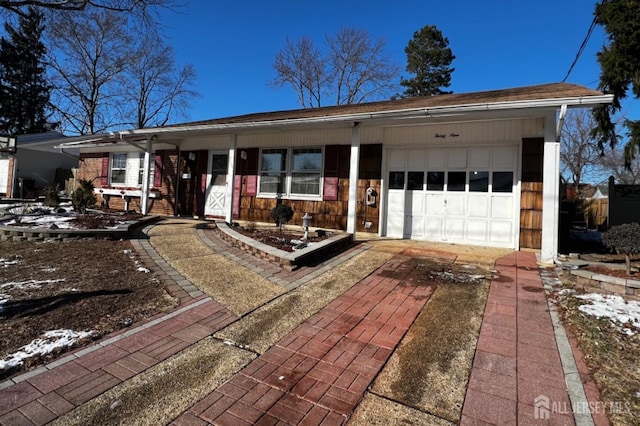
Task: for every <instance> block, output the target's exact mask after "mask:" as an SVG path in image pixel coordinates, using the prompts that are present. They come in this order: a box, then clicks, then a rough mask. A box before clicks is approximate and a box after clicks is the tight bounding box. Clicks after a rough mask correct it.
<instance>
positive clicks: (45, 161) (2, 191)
mask: <svg viewBox="0 0 640 426" xmlns="http://www.w3.org/2000/svg"><path fill="white" fill-rule="evenodd" d="M62 137H63V136H62V134H60V133H58V132H49V133H37V134H29V135H18V136H17V137H16V150H15V152H13V153H10V152H1V153H0V196H4V197H7V198H21V197H27V196H31V197H32V196H34V195H35V191H36V190H38V189H42V188H44V187H47V186H54V185H55V184H56V183H60V182H56V177H57V176H58V177H59V176H60V171H61V170H69V171H70V170H71V169H72V168H74V167H77V166H78V150H77V149H75V150H72V151H74V152H75V156H74V155H73V154H68V153H67V154H64V153H61V152H60V150H59V149H56V148H54V145H55V144H59V143H60V141H61V139H60V138H62ZM52 141H55V142H52ZM62 183H63V182H62ZM61 189H64V186H62V188H61Z"/></svg>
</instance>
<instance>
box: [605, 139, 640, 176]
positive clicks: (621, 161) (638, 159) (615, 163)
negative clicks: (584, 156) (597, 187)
mask: <svg viewBox="0 0 640 426" xmlns="http://www.w3.org/2000/svg"><path fill="white" fill-rule="evenodd" d="M626 149H629V148H628V146H627V145H625V146H620V145H616V147H615V148H613V149H611V151H607V152H605V154H604V155H602V156H601V157H600V159H599V160H598V164H597V168H598V171H600V173H601V175H602V176H607V177H608V176H613V177H614V178H615V180H616V183H619V184H624V185H637V184H640V156H638V155H634V156H633V158H631V156H627V154H625V150H626ZM627 158H630V162H629V163H628V166H629V167H626V166H625V159H627Z"/></svg>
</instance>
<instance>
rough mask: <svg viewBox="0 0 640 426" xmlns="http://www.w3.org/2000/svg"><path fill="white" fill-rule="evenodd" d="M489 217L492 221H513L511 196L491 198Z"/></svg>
mask: <svg viewBox="0 0 640 426" xmlns="http://www.w3.org/2000/svg"><path fill="white" fill-rule="evenodd" d="M491 217H492V218H493V219H513V196H492V197H491Z"/></svg>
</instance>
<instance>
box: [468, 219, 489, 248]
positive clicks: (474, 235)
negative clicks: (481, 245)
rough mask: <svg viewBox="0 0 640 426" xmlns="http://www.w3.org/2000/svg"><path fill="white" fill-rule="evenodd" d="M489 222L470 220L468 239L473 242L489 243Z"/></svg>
mask: <svg viewBox="0 0 640 426" xmlns="http://www.w3.org/2000/svg"><path fill="white" fill-rule="evenodd" d="M487 228H488V222H487V220H477V219H468V220H467V239H468V240H471V241H479V242H482V241H487V231H488V229H487Z"/></svg>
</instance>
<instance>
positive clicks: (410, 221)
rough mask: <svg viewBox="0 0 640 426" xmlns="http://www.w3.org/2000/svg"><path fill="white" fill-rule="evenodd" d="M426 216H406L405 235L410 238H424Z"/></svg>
mask: <svg viewBox="0 0 640 426" xmlns="http://www.w3.org/2000/svg"><path fill="white" fill-rule="evenodd" d="M424 222H425V217H424V216H405V224H404V235H405V237H409V238H424V237H425V234H424Z"/></svg>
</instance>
